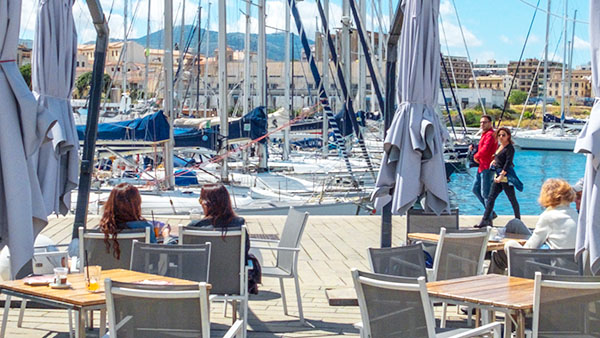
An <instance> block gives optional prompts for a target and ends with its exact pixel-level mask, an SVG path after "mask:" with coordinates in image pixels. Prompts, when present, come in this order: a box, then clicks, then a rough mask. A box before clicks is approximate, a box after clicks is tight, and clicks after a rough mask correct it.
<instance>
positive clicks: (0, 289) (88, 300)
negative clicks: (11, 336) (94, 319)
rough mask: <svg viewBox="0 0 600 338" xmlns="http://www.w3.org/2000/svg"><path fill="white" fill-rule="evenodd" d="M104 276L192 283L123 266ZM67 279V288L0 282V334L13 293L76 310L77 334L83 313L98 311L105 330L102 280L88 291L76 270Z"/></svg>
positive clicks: (81, 328) (131, 280)
mask: <svg viewBox="0 0 600 338" xmlns="http://www.w3.org/2000/svg"><path fill="white" fill-rule="evenodd" d="M106 278H110V279H113V280H116V281H119V282H129V283H135V282H140V281H143V280H150V281H152V280H156V281H168V282H171V283H173V284H177V285H186V284H188V285H189V284H196V283H195V282H191V281H187V280H183V279H177V278H170V277H164V276H158V275H152V274H147V273H142V272H135V271H130V270H124V269H113V270H105V271H102V280H104V279H106ZM68 282H69V283H71V287H70V288H69V289H52V288H50V287H49V286H30V285H27V284H25V283H24V282H23V280H12V281H4V282H0V293H4V294H6V303H5V305H4V314H3V316H2V327H1V328H0V337H4V334H5V331H6V324H7V323H6V322H7V320H8V311H9V309H10V302H11V297H13V296H15V297H19V298H23V299H27V300H31V301H34V302H36V303H42V304H47V305H50V306H53V307H57V308H61V309H70V310H75V311H77V312H78V315H77V316H76V323H75V324H76V326H75V327H76V335H77V337H85V317H84V315H85V313H86V311H89V310H101V312H100V323H101V324H100V331H101V332H100V336H103V335H104V330H105V329H106V297H105V293H104V283H103V282H101V283H100V289H99V290H98V291H97V292H93V293H92V292H89V291H87V289H86V286H85V280H84V276H83V274H80V273H78V274H70V275H68ZM69 329H70V328H69Z"/></svg>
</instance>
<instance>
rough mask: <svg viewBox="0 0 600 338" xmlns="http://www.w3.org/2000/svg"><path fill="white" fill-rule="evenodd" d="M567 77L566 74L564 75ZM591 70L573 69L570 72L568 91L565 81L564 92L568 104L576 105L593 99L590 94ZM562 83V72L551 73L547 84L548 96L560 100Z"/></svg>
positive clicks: (592, 95)
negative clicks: (567, 97)
mask: <svg viewBox="0 0 600 338" xmlns="http://www.w3.org/2000/svg"><path fill="white" fill-rule="evenodd" d="M566 75H568V73H567V74H566ZM591 78H592V70H591V69H574V70H573V71H572V72H571V87H570V91H569V87H568V86H569V84H568V81H567V80H565V91H566V94H567V95H568V96H569V102H570V103H571V104H576V103H580V102H582V101H584V99H586V98H592V97H594V94H593V93H592V82H591ZM562 93H563V82H562V71H559V70H556V71H553V72H552V74H551V76H550V82H549V83H548V96H551V97H554V98H556V100H558V101H560V100H562Z"/></svg>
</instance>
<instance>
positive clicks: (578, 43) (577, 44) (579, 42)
mask: <svg viewBox="0 0 600 338" xmlns="http://www.w3.org/2000/svg"><path fill="white" fill-rule="evenodd" d="M573 48H575V49H585V50H590V43H589V42H588V41H585V40H584V39H582V38H580V37H578V36H577V35H575V40H574V43H573Z"/></svg>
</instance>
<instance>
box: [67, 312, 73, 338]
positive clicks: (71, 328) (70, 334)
mask: <svg viewBox="0 0 600 338" xmlns="http://www.w3.org/2000/svg"><path fill="white" fill-rule="evenodd" d="M67 316H69V338H73V310H70V309H69V310H67Z"/></svg>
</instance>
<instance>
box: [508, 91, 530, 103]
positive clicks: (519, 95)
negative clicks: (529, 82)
mask: <svg viewBox="0 0 600 338" xmlns="http://www.w3.org/2000/svg"><path fill="white" fill-rule="evenodd" d="M525 100H527V93H526V92H524V91H522V90H514V91H513V92H512V93H510V96H509V97H508V103H510V104H523V103H525Z"/></svg>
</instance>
